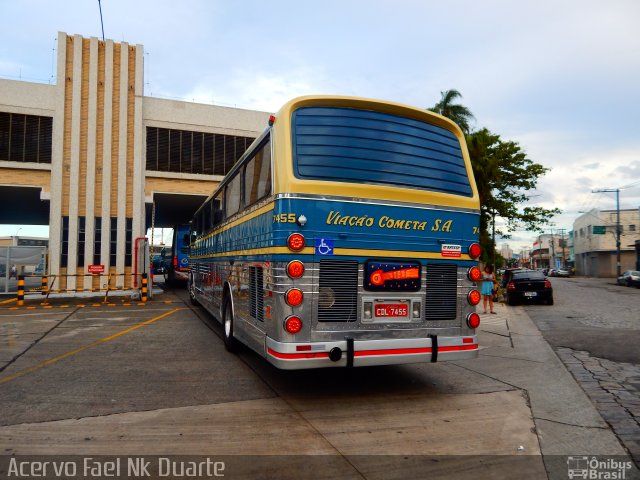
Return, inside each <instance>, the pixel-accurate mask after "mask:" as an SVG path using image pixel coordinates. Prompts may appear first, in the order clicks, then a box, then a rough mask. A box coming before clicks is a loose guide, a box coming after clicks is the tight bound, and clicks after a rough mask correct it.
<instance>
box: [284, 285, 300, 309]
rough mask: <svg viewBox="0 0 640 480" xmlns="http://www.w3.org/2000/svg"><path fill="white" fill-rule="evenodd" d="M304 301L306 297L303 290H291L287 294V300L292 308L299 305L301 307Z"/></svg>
mask: <svg viewBox="0 0 640 480" xmlns="http://www.w3.org/2000/svg"><path fill="white" fill-rule="evenodd" d="M303 299H304V295H303V293H302V290H299V289H297V288H290V289H289V290H287V293H286V294H285V300H286V301H287V303H288V304H289V305H290V306H292V307H297V306H298V305H300V304H301V303H302V300H303Z"/></svg>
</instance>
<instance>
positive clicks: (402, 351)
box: [354, 344, 478, 357]
mask: <svg viewBox="0 0 640 480" xmlns="http://www.w3.org/2000/svg"><path fill="white" fill-rule="evenodd" d="M477 348H478V344H474V345H454V346H448V347H438V352H456V351H460V350H476V349H477ZM421 353H431V348H430V347H424V348H390V349H383V350H360V351H357V352H355V353H354V355H355V356H356V357H366V356H370V355H416V354H421Z"/></svg>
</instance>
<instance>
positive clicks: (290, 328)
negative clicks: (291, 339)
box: [284, 316, 302, 335]
mask: <svg viewBox="0 0 640 480" xmlns="http://www.w3.org/2000/svg"><path fill="white" fill-rule="evenodd" d="M284 329H285V330H286V331H287V332H288V333H290V334H291V335H295V334H296V333H298V332H299V331H300V330H302V320H300V319H299V318H298V317H296V316H291V317H287V318H286V320H285V321H284Z"/></svg>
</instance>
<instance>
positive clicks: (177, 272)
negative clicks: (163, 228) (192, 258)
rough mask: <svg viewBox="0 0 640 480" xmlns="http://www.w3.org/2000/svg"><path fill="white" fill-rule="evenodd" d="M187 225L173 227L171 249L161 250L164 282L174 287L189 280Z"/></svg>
mask: <svg viewBox="0 0 640 480" xmlns="http://www.w3.org/2000/svg"><path fill="white" fill-rule="evenodd" d="M190 230H191V229H190V226H189V224H188V223H185V224H182V225H175V226H174V227H173V235H172V241H171V248H169V249H164V248H163V249H162V251H161V252H160V255H161V257H162V266H163V273H164V281H165V283H166V284H167V285H176V284H177V283H179V282H183V283H182V284H183V285H184V282H186V281H187V280H188V278H189V234H190Z"/></svg>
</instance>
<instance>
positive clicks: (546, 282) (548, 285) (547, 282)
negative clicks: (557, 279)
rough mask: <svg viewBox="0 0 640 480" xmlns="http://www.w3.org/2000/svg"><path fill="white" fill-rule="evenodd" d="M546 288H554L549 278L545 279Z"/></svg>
mask: <svg viewBox="0 0 640 480" xmlns="http://www.w3.org/2000/svg"><path fill="white" fill-rule="evenodd" d="M544 288H553V287H552V286H551V282H550V281H549V280H545V281H544Z"/></svg>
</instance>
